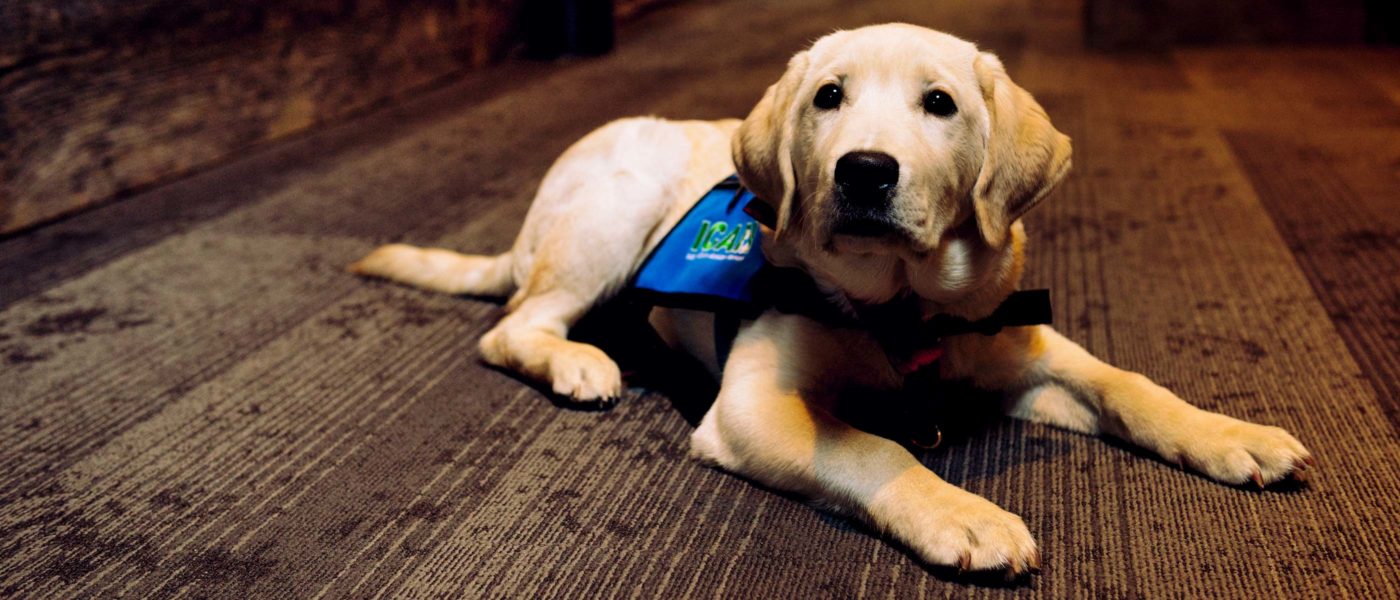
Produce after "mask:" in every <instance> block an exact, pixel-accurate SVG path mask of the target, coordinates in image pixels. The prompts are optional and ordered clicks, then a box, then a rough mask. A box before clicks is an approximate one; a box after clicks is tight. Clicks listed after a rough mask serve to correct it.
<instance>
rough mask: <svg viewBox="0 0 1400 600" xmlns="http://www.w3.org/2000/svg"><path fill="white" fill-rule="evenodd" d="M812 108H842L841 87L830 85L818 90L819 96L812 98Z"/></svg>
mask: <svg viewBox="0 0 1400 600" xmlns="http://www.w3.org/2000/svg"><path fill="white" fill-rule="evenodd" d="M812 106H815V107H817V108H820V109H822V110H831V109H833V108H836V107H838V106H841V86H839V85H836V84H834V83H828V84H826V85H824V86H822V87H821V88H820V89H818V90H817V96H816V97H815V98H812Z"/></svg>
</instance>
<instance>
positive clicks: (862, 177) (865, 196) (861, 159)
mask: <svg viewBox="0 0 1400 600" xmlns="http://www.w3.org/2000/svg"><path fill="white" fill-rule="evenodd" d="M898 183H899V161H897V160H895V159H894V157H893V156H890V155H888V154H885V153H884V152H850V153H847V154H846V155H845V156H842V157H841V158H840V159H838V160H837V161H836V186H837V187H838V188H840V192H841V197H842V198H844V199H845V200H846V201H847V202H850V203H852V204H859V205H863V206H866V207H870V208H882V207H884V206H885V205H886V204H888V203H889V200H890V196H891V195H892V194H893V193H894V187H895V184H898Z"/></svg>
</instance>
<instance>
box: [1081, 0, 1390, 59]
mask: <svg viewBox="0 0 1400 600" xmlns="http://www.w3.org/2000/svg"><path fill="white" fill-rule="evenodd" d="M1388 1H1389V2H1394V0H1388ZM1381 4H1382V3H1381V2H1371V0H1087V2H1085V18H1086V24H1085V25H1086V26H1085V28H1084V31H1085V34H1086V35H1087V36H1088V41H1089V44H1090V45H1091V46H1094V47H1097V48H1152V49H1159V48H1165V47H1167V46H1171V45H1174V44H1221V43H1224V44H1251V43H1304V44H1345V43H1360V42H1363V41H1366V38H1367V37H1368V36H1367V28H1368V26H1367V21H1368V18H1369V19H1371V20H1373V21H1374V20H1376V19H1379V18H1380V17H1381V15H1380V12H1381V11H1380V9H1379V8H1378V7H1380V6H1381ZM1376 26H1378V24H1377V23H1374V22H1373V23H1371V27H1373V28H1374V27H1376Z"/></svg>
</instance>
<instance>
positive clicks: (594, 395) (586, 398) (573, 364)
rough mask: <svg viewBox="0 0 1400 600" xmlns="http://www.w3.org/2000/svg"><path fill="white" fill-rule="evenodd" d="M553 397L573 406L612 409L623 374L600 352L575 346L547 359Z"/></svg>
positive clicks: (620, 387)
mask: <svg viewBox="0 0 1400 600" xmlns="http://www.w3.org/2000/svg"><path fill="white" fill-rule="evenodd" d="M549 381H550V383H551V385H552V386H553V389H554V393H556V394H559V395H560V396H564V397H567V398H569V399H571V400H574V401H575V402H579V403H587V404H591V405H598V408H600V409H606V408H611V407H612V405H614V404H616V403H617V399H618V398H620V397H621V396H622V371H621V369H618V367H617V363H615V362H613V360H612V359H611V358H608V355H607V354H604V353H603V351H602V350H599V349H597V348H594V347H592V346H585V345H583V344H578V345H575V346H572V347H570V348H569V349H568V350H567V351H559V352H555V353H554V355H553V356H550V358H549Z"/></svg>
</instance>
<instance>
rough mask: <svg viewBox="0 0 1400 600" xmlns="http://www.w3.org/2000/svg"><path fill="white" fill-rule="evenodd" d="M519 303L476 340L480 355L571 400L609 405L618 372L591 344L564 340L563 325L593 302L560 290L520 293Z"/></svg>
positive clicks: (619, 381) (614, 397) (619, 383)
mask: <svg viewBox="0 0 1400 600" xmlns="http://www.w3.org/2000/svg"><path fill="white" fill-rule="evenodd" d="M521 298H522V299H521V302H520V304H519V306H516V307H515V309H514V310H513V311H512V312H511V313H510V315H508V316H506V318H505V319H502V320H501V322H500V323H498V324H497V325H496V327H495V328H493V329H491V331H488V332H487V333H486V335H484V336H482V338H481V356H482V358H483V359H485V360H486V362H488V363H491V364H493V365H496V366H498V367H502V368H506V369H511V370H514V371H518V372H520V373H523V374H525V375H527V376H529V377H532V378H534V379H537V380H540V381H544V382H547V383H549V384H550V386H551V388H552V389H553V391H554V393H556V394H558V395H560V396H563V397H566V398H569V399H572V400H574V401H576V402H588V403H598V404H601V405H604V406H606V405H611V404H612V403H614V402H616V401H617V399H618V397H619V396H621V395H622V371H621V370H620V369H619V368H618V366H617V363H615V362H613V360H612V359H611V358H609V357H608V355H607V354H606V353H604V352H603V351H602V350H600V349H598V348H597V347H596V346H592V345H589V344H585V343H581V342H575V341H571V340H569V339H568V338H567V337H566V336H567V335H568V328H569V327H570V326H572V325H573V323H575V322H577V321H578V319H579V318H580V317H582V316H583V314H584V313H585V312H587V311H588V309H589V308H591V307H592V306H593V303H592V298H587V299H585V298H579V297H578V296H576V295H574V294H572V293H570V292H568V291H566V290H562V289H556V290H551V291H548V292H544V293H540V294H532V295H529V296H523V297H521Z"/></svg>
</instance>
